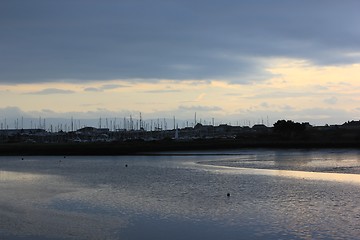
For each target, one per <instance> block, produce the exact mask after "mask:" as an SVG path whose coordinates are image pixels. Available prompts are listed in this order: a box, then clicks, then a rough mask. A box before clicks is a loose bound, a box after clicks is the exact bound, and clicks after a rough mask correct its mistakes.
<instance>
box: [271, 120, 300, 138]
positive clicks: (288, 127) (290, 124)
mask: <svg viewBox="0 0 360 240" xmlns="http://www.w3.org/2000/svg"><path fill="white" fill-rule="evenodd" d="M305 129H306V124H305V123H298V122H294V121H291V120H278V121H277V122H276V123H274V132H275V133H279V134H281V135H282V136H286V137H294V136H298V135H301V134H302V133H303V132H304V131H305Z"/></svg>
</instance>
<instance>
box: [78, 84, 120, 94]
mask: <svg viewBox="0 0 360 240" xmlns="http://www.w3.org/2000/svg"><path fill="white" fill-rule="evenodd" d="M123 87H127V86H125V85H121V84H105V85H102V86H101V87H98V88H95V87H88V88H85V89H84V91H85V92H102V91H105V90H112V89H117V88H123Z"/></svg>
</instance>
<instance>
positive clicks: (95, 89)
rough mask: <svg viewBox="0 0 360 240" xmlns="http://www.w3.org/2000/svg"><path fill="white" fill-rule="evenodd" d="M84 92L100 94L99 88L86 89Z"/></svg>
mask: <svg viewBox="0 0 360 240" xmlns="http://www.w3.org/2000/svg"><path fill="white" fill-rule="evenodd" d="M84 91H85V92H102V89H100V88H94V87H88V88H85V89H84Z"/></svg>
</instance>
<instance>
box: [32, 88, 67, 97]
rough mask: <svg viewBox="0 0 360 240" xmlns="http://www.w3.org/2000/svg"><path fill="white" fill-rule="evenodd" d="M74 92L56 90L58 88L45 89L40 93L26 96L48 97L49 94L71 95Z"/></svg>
mask: <svg viewBox="0 0 360 240" xmlns="http://www.w3.org/2000/svg"><path fill="white" fill-rule="evenodd" d="M71 93H74V91H71V90H65V89H58V88H46V89H43V90H41V91H36V92H28V93H27V94H35V95H50V94H71Z"/></svg>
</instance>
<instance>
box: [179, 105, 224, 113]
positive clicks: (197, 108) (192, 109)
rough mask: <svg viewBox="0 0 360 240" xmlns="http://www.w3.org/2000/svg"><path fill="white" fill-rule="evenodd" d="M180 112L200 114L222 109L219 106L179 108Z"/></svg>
mask: <svg viewBox="0 0 360 240" xmlns="http://www.w3.org/2000/svg"><path fill="white" fill-rule="evenodd" d="M179 110H183V111H199V112H211V111H221V110H222V108H221V107H217V106H179Z"/></svg>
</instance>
